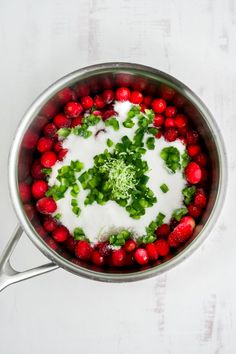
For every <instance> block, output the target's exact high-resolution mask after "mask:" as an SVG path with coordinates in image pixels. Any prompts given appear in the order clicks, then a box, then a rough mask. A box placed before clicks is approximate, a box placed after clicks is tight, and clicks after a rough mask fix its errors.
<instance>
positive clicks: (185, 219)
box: [179, 216, 196, 230]
mask: <svg viewBox="0 0 236 354" xmlns="http://www.w3.org/2000/svg"><path fill="white" fill-rule="evenodd" d="M179 223H180V224H184V225H190V226H191V228H192V230H193V229H194V227H195V225H196V223H195V221H194V219H193V218H192V217H191V216H184V217H183V218H182V219H181V220H180V222H179Z"/></svg>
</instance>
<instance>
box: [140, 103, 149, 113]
mask: <svg viewBox="0 0 236 354" xmlns="http://www.w3.org/2000/svg"><path fill="white" fill-rule="evenodd" d="M140 107H141V109H140V111H141V112H143V113H144V112H145V109H147V106H146V105H145V104H143V103H141V104H140Z"/></svg>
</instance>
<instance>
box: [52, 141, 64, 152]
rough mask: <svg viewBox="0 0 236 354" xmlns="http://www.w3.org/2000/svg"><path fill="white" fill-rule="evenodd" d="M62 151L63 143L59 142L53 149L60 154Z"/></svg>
mask: <svg viewBox="0 0 236 354" xmlns="http://www.w3.org/2000/svg"><path fill="white" fill-rule="evenodd" d="M61 149H62V142H61V141H57V142H56V143H55V145H54V147H53V150H54V151H55V152H59V151H60V150H61Z"/></svg>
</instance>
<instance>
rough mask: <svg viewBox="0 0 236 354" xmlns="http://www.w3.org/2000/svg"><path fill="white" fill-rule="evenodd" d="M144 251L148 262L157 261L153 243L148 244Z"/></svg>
mask: <svg viewBox="0 0 236 354" xmlns="http://www.w3.org/2000/svg"><path fill="white" fill-rule="evenodd" d="M146 251H147V254H148V258H149V260H150V261H156V260H157V259H158V252H157V249H156V247H155V245H154V243H148V244H147V246H146Z"/></svg>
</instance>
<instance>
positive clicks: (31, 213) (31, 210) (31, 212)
mask: <svg viewBox="0 0 236 354" xmlns="http://www.w3.org/2000/svg"><path fill="white" fill-rule="evenodd" d="M24 210H25V213H26V215H27V217H28V219H29V220H30V221H31V220H33V218H34V217H35V216H36V215H37V213H36V210H35V207H34V205H32V204H24Z"/></svg>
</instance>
